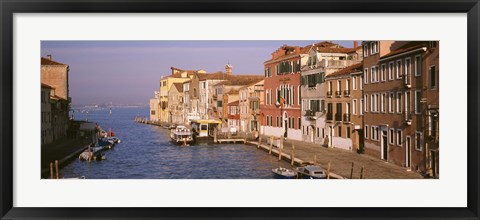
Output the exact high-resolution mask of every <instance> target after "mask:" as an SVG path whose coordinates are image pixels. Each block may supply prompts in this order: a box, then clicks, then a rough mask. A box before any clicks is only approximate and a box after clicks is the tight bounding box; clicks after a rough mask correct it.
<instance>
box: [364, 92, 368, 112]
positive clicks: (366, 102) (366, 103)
mask: <svg viewBox="0 0 480 220" xmlns="http://www.w3.org/2000/svg"><path fill="white" fill-rule="evenodd" d="M364 97H365V98H363V100H365V103H364V106H365V110H364V111H363V112H368V94H366V95H364Z"/></svg>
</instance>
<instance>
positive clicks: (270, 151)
mask: <svg viewBox="0 0 480 220" xmlns="http://www.w3.org/2000/svg"><path fill="white" fill-rule="evenodd" d="M272 147H273V136H272V137H270V150H269V151H268V154H272Z"/></svg>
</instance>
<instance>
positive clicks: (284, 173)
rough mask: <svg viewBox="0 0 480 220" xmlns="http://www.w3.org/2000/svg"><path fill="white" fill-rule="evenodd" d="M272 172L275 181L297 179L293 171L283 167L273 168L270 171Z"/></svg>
mask: <svg viewBox="0 0 480 220" xmlns="http://www.w3.org/2000/svg"><path fill="white" fill-rule="evenodd" d="M272 172H273V174H274V175H275V178H276V179H294V178H295V177H297V174H296V173H295V171H294V170H292V169H287V168H283V167H278V168H274V169H272Z"/></svg>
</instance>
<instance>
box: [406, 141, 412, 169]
mask: <svg viewBox="0 0 480 220" xmlns="http://www.w3.org/2000/svg"><path fill="white" fill-rule="evenodd" d="M411 151H412V138H411V137H410V136H407V137H406V138H405V167H406V168H410V167H411V166H412V162H411V158H412V155H411Z"/></svg>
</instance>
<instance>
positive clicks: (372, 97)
mask: <svg viewBox="0 0 480 220" xmlns="http://www.w3.org/2000/svg"><path fill="white" fill-rule="evenodd" d="M370 111H371V112H375V94H370Z"/></svg>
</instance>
